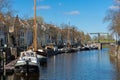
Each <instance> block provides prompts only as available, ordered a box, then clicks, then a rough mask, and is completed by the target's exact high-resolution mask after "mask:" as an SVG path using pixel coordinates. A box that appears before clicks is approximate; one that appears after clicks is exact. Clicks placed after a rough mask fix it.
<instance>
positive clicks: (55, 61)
mask: <svg viewBox="0 0 120 80" xmlns="http://www.w3.org/2000/svg"><path fill="white" fill-rule="evenodd" d="M108 51H109V49H108V48H104V49H102V50H92V51H80V52H77V53H65V54H59V55H56V56H52V57H49V58H48V62H47V64H46V65H44V66H41V68H40V74H39V75H38V76H35V75H30V76H16V75H14V74H13V75H10V76H7V78H6V80H120V64H119V63H120V62H119V61H120V60H117V59H113V58H111V57H110V56H109V53H108ZM1 77H2V76H1ZM1 80H2V78H1Z"/></svg>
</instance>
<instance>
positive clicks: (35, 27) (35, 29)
mask: <svg viewBox="0 0 120 80" xmlns="http://www.w3.org/2000/svg"><path fill="white" fill-rule="evenodd" d="M33 43H34V51H37V26H36V0H34V39H33Z"/></svg>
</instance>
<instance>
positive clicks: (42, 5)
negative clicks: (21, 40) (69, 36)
mask: <svg viewBox="0 0 120 80" xmlns="http://www.w3.org/2000/svg"><path fill="white" fill-rule="evenodd" d="M36 1H37V16H42V17H43V18H44V20H45V22H47V23H53V24H55V25H60V24H61V23H66V24H67V23H68V22H69V21H70V24H71V25H75V26H77V28H78V29H79V30H82V31H84V32H85V33H90V32H106V31H108V23H104V22H103V19H104V17H105V15H106V14H107V11H108V9H109V8H110V7H111V6H112V5H113V0H36ZM33 6H34V1H33V0H13V9H15V10H16V14H18V15H19V16H20V17H21V18H28V17H32V16H33V15H34V14H33Z"/></svg>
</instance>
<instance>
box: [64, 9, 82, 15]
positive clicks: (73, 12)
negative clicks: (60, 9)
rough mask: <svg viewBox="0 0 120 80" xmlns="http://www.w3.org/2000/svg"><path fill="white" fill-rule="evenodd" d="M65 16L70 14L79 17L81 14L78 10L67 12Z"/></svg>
mask: <svg viewBox="0 0 120 80" xmlns="http://www.w3.org/2000/svg"><path fill="white" fill-rule="evenodd" d="M65 14H68V15H79V14H80V12H79V11H78V10H75V11H70V12H65Z"/></svg>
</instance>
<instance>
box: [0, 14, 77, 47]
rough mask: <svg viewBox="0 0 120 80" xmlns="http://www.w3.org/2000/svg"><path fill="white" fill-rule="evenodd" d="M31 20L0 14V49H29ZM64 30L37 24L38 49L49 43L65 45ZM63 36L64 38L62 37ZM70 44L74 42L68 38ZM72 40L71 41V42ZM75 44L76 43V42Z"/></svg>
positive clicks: (50, 25) (31, 33) (65, 36)
mask: <svg viewBox="0 0 120 80" xmlns="http://www.w3.org/2000/svg"><path fill="white" fill-rule="evenodd" d="M33 22H34V21H33V20H32V19H31V20H22V19H20V18H19V17H18V15H17V16H16V17H12V18H10V19H9V18H7V20H6V17H4V16H3V15H2V14H0V47H3V46H4V45H7V46H8V47H29V46H32V44H33V38H34V36H33V35H34V33H33V26H34V24H33ZM64 31H66V30H61V29H59V28H57V27H55V26H54V25H52V24H41V23H39V22H37V39H38V48H40V47H41V46H45V45H47V44H50V43H54V44H57V45H61V44H67V41H68V40H67V39H68V38H67V33H65V34H62V33H64ZM63 36H64V37H63ZM70 38H71V40H70V43H72V42H73V41H74V40H73V38H72V37H70ZM72 40H73V41H72ZM76 42H77V41H76Z"/></svg>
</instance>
